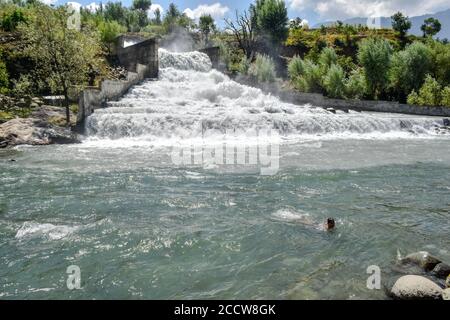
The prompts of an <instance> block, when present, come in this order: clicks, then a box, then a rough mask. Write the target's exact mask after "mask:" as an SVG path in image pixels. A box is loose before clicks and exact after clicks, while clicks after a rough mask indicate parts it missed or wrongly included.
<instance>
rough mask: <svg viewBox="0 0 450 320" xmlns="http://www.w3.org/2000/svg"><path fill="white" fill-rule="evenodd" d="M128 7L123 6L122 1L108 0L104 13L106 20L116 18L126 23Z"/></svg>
mask: <svg viewBox="0 0 450 320" xmlns="http://www.w3.org/2000/svg"><path fill="white" fill-rule="evenodd" d="M126 13H127V8H125V7H123V6H122V3H121V2H108V3H107V4H106V5H105V8H104V9H103V15H104V17H105V19H106V20H109V21H112V20H115V21H117V22H118V23H120V24H121V25H126Z"/></svg>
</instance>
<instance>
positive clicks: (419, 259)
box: [401, 251, 442, 271]
mask: <svg viewBox="0 0 450 320" xmlns="http://www.w3.org/2000/svg"><path fill="white" fill-rule="evenodd" d="M401 262H402V263H414V264H417V265H419V266H420V267H421V268H422V269H424V270H425V271H431V270H433V268H434V267H435V266H436V265H437V264H439V263H441V262H442V261H441V260H439V259H438V258H436V257H434V256H432V255H431V254H430V253H429V252H427V251H419V252H414V253H411V254H408V255H407V256H406V257H405V258H403V259H401Z"/></svg>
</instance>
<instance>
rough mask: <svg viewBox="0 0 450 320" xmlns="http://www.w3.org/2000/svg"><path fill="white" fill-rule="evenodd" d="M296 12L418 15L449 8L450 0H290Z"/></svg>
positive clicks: (342, 15)
mask: <svg viewBox="0 0 450 320" xmlns="http://www.w3.org/2000/svg"><path fill="white" fill-rule="evenodd" d="M289 6H290V8H291V9H293V10H294V11H296V12H300V13H301V12H302V11H304V10H313V11H314V12H316V13H317V14H319V16H320V18H321V19H330V20H335V19H347V18H352V17H370V16H391V15H392V14H393V13H395V12H397V11H401V12H403V13H404V14H406V15H408V16H418V15H422V14H426V13H435V12H437V11H440V10H444V9H448V8H449V7H450V3H449V1H448V0H428V1H423V0H319V1H317V0H289Z"/></svg>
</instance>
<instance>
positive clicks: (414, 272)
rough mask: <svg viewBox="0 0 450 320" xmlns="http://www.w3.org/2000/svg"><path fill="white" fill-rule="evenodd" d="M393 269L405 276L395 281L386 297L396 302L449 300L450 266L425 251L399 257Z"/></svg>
mask: <svg viewBox="0 0 450 320" xmlns="http://www.w3.org/2000/svg"><path fill="white" fill-rule="evenodd" d="M394 269H395V270H396V271H397V272H398V273H403V274H405V275H402V276H400V277H399V278H397V279H396V280H395V283H394V284H393V285H392V286H391V288H390V289H389V290H388V295H389V296H390V297H391V298H393V299H398V300H441V299H444V300H449V299H450V265H448V264H446V263H444V262H442V261H441V260H440V259H439V258H436V257H434V256H432V255H431V254H430V253H428V252H426V251H420V252H415V253H411V254H408V255H407V256H406V257H404V258H401V257H399V259H398V261H397V263H396V265H395V267H394Z"/></svg>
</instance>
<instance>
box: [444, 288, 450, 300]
mask: <svg viewBox="0 0 450 320" xmlns="http://www.w3.org/2000/svg"><path fill="white" fill-rule="evenodd" d="M442 299H444V300H450V288H447V289H445V290H442Z"/></svg>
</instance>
